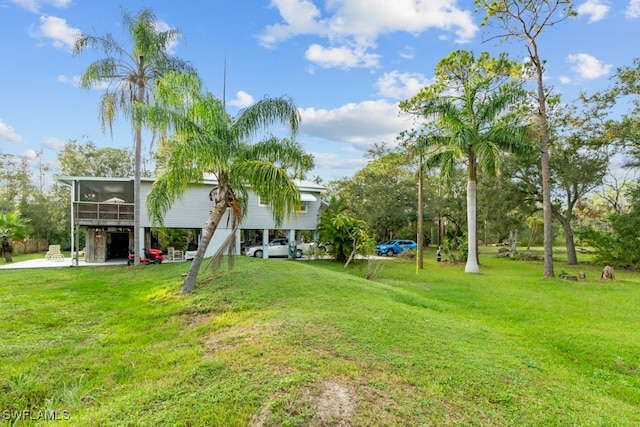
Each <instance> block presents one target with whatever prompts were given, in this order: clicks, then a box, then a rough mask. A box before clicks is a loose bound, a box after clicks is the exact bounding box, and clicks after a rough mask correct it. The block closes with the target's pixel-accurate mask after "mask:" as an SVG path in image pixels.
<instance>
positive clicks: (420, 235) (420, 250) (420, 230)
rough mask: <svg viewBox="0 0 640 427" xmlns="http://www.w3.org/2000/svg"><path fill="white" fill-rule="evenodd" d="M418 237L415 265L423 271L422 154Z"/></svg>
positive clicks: (419, 175)
mask: <svg viewBox="0 0 640 427" xmlns="http://www.w3.org/2000/svg"><path fill="white" fill-rule="evenodd" d="M418 163H419V164H418V233H417V234H418V236H417V239H416V242H417V243H418V258H417V263H418V269H420V270H422V269H424V259H423V252H424V248H423V246H424V230H423V224H422V222H423V221H422V218H423V213H422V211H423V204H424V203H423V188H422V187H423V183H422V181H423V178H422V153H420V157H419V162H418Z"/></svg>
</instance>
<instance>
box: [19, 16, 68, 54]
mask: <svg viewBox="0 0 640 427" xmlns="http://www.w3.org/2000/svg"><path fill="white" fill-rule="evenodd" d="M30 34H31V36H32V37H35V38H46V39H50V40H51V43H52V44H53V45H54V46H55V47H57V48H59V49H69V50H71V49H72V48H73V44H74V43H75V41H76V39H77V38H78V36H79V35H80V30H78V29H77V28H73V27H70V26H68V25H67V21H66V20H64V19H62V18H57V17H55V16H41V17H40V28H38V29H37V30H33V29H31V30H30Z"/></svg>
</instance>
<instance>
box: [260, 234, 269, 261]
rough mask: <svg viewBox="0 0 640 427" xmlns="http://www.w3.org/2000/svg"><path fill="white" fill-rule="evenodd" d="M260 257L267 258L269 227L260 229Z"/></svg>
mask: <svg viewBox="0 0 640 427" xmlns="http://www.w3.org/2000/svg"><path fill="white" fill-rule="evenodd" d="M262 258H265V259H266V258H269V229H268V228H265V229H264V230H262Z"/></svg>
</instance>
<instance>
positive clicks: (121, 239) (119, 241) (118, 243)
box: [107, 231, 129, 259]
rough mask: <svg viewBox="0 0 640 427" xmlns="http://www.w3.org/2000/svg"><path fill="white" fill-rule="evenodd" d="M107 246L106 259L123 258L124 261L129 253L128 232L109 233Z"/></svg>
mask: <svg viewBox="0 0 640 427" xmlns="http://www.w3.org/2000/svg"><path fill="white" fill-rule="evenodd" d="M109 234H110V237H111V238H110V239H109V245H108V248H107V259H112V258H124V259H126V258H127V256H128V254H129V252H128V249H129V232H126V231H125V232H113V231H112V232H111V233H109Z"/></svg>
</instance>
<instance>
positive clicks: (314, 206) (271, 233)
mask: <svg viewBox="0 0 640 427" xmlns="http://www.w3.org/2000/svg"><path fill="white" fill-rule="evenodd" d="M58 181H59V182H60V183H61V184H63V185H66V186H68V187H70V189H71V224H70V227H71V228H70V230H71V246H72V247H75V246H76V244H75V241H76V240H78V233H79V228H80V227H82V228H83V229H84V230H85V260H86V261H87V262H105V261H106V260H108V259H115V258H125V259H126V257H127V256H128V252H129V248H131V247H133V222H134V209H133V178H94V177H72V176H63V177H59V178H58ZM153 182H154V180H153V179H152V178H143V179H142V182H141V188H140V193H141V198H142V203H141V209H140V210H141V218H140V236H139V238H140V241H141V242H142V247H144V248H151V247H155V246H156V244H157V240H156V239H155V237H154V235H153V233H152V229H154V228H155V227H157V224H153V223H152V222H151V220H150V218H149V214H148V211H147V204H146V200H147V196H148V195H149V192H150V191H151V186H152V184H153ZM296 184H297V186H298V188H299V190H300V198H301V205H300V209H299V210H298V211H297V212H296V213H295V215H293V216H292V217H291V218H289V219H287V218H284V219H283V222H282V224H281V225H280V226H279V227H278V229H277V230H276V224H275V221H274V220H273V217H272V214H271V208H270V207H269V205H268V204H267V203H265V202H264V201H262V200H260V198H259V197H258V196H257V195H256V194H254V193H252V192H249V200H248V208H247V215H246V217H245V218H244V220H243V222H242V223H241V224H240V226H239V229H238V230H237V231H236V248H237V251H238V253H240V251H241V248H243V247H246V246H248V245H255V244H263V245H265V247H266V246H267V245H268V243H269V240H270V239H271V238H273V237H277V236H278V234H285V235H286V237H288V238H289V239H290V240H296V241H299V240H300V239H299V237H300V232H301V231H312V232H315V230H316V229H317V226H318V222H319V217H320V206H321V203H322V202H321V195H322V193H323V192H324V191H325V190H326V189H325V187H323V186H322V185H319V184H316V183H314V182H312V181H296ZM216 185H217V182H216V181H215V179H205V180H204V181H203V182H201V183H199V184H194V185H191V186H190V187H189V188H188V189H187V191H186V193H185V194H184V195H183V196H182V198H179V199H176V200H175V202H174V204H173V207H172V208H171V209H170V210H169V211H168V212H167V213H166V215H165V217H164V224H163V225H164V227H165V228H174V229H186V230H189V231H190V233H189V234H190V236H191V239H190V242H189V243H188V245H187V247H185V248H178V247H173V249H174V251H182V252H183V254H184V258H186V259H189V257H190V255H191V256H192V255H193V254H194V253H195V249H196V248H197V246H198V245H199V243H200V238H201V236H202V230H203V227H204V226H205V225H206V223H207V220H208V218H209V215H210V212H211V209H212V207H213V202H212V201H211V199H210V193H211V191H212V190H213V189H214V188H215V187H216ZM228 215H229V214H228V213H227V215H225V217H223V218H222V220H221V221H220V224H219V225H218V229H217V230H216V232H215V233H214V235H213V237H212V239H211V242H210V243H209V246H208V248H207V252H206V254H205V256H212V255H213V254H214V253H215V252H216V251H217V249H218V248H219V247H220V245H221V244H222V243H223V242H224V240H225V239H226V238H227V237H228V236H229V235H230V234H231V233H232V229H231V221H229V220H228V219H229V217H228ZM159 249H163V250H164V249H166V248H159ZM264 252H265V257H267V256H268V254H267V250H265V251H264ZM72 258H73V257H72Z"/></svg>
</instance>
